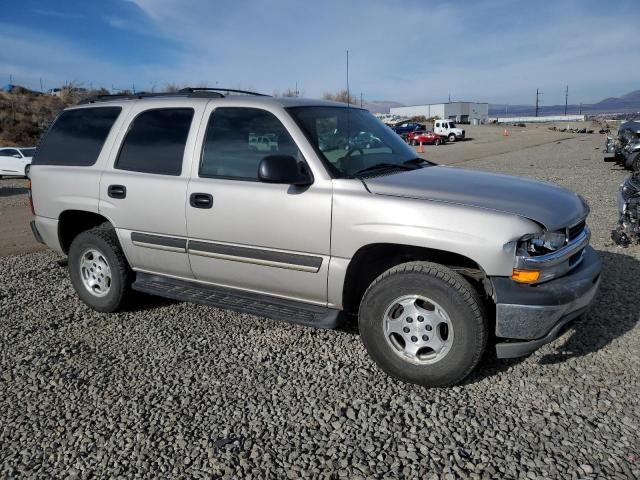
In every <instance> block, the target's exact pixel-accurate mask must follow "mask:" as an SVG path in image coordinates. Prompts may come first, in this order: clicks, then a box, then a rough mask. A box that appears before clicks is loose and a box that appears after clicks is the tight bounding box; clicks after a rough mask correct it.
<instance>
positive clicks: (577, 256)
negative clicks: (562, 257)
mask: <svg viewBox="0 0 640 480" xmlns="http://www.w3.org/2000/svg"><path fill="white" fill-rule="evenodd" d="M583 253H584V249H582V250H580V251H579V252H578V253H574V254H573V255H571V256H570V257H569V267H570V268H573V267H575V266H576V264H577V263H578V262H579V261H580V260H582V254H583Z"/></svg>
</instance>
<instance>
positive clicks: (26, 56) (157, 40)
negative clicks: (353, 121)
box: [0, 0, 640, 105]
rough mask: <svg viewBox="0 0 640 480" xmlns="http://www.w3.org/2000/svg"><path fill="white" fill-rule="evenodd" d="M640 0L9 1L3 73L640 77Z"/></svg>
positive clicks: (76, 78) (545, 96)
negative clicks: (347, 57)
mask: <svg viewBox="0 0 640 480" xmlns="http://www.w3.org/2000/svg"><path fill="white" fill-rule="evenodd" d="M638 7H639V5H638V1H637V0H616V1H615V2H601V1H592V0H563V1H558V0H555V1H548V2H547V1H544V0H540V1H523V2H515V1H507V0H478V1H471V0H469V1H442V0H440V1H436V2H432V1H426V0H422V1H421V0H402V1H391V0H389V1H382V0H322V1H316V2H309V1H304V0H298V1H293V0H271V1H264V0H262V1H260V0H235V1H215V0H209V1H207V0H100V1H87V0H66V1H40V2H37V1H33V0H20V1H16V0H11V1H10V0H0V12H2V14H1V15H0V85H4V84H6V83H9V81H10V79H11V80H12V81H13V83H14V84H21V85H25V86H28V87H30V88H36V89H40V82H41V81H42V84H43V86H44V88H45V89H48V88H52V87H56V86H60V85H61V84H63V83H65V82H75V83H77V84H81V85H83V86H85V87H93V88H96V87H105V88H107V89H111V88H114V89H124V88H129V89H130V88H133V86H135V89H136V90H137V91H141V90H144V91H149V90H152V89H153V88H155V89H156V90H157V89H161V88H163V87H165V86H166V85H167V84H178V85H181V86H196V85H197V86H202V85H208V86H220V87H227V88H244V89H254V90H257V91H260V92H264V93H272V92H273V91H274V90H277V91H283V90H285V89H287V88H292V89H293V88H295V85H296V82H297V85H298V89H299V91H300V92H301V93H302V94H303V95H304V96H305V97H311V98H315V97H320V96H321V95H322V94H323V92H328V91H330V92H334V91H338V90H340V89H343V88H345V84H346V51H347V50H349V80H350V89H351V92H352V93H353V94H354V95H356V96H359V94H360V93H362V94H363V96H364V98H365V100H393V101H398V102H401V103H404V104H407V105H410V104H419V103H437V102H441V101H446V100H447V99H448V98H449V96H450V98H451V99H452V100H462V101H478V102H490V103H508V104H532V103H534V102H535V91H536V88H539V89H540V91H541V92H542V95H541V97H540V99H541V104H542V105H553V104H563V103H564V94H565V86H566V85H568V86H569V103H579V102H583V103H593V102H597V101H599V100H602V99H604V98H606V97H610V96H620V95H623V94H625V93H628V92H630V91H632V90H637V89H640V48H638V40H639V38H640V35H639V34H640V8H638Z"/></svg>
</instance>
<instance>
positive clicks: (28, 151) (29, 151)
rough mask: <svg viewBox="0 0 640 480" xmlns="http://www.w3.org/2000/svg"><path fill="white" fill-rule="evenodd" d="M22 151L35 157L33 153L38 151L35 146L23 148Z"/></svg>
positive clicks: (23, 153) (27, 155)
mask: <svg viewBox="0 0 640 480" xmlns="http://www.w3.org/2000/svg"><path fill="white" fill-rule="evenodd" d="M20 151H21V152H22V155H24V156H25V157H33V154H34V153H36V149H35V148H21V149H20Z"/></svg>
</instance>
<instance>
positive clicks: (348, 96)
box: [347, 50, 351, 105]
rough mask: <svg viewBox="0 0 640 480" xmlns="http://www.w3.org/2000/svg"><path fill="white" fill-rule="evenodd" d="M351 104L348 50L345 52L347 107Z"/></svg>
mask: <svg viewBox="0 0 640 480" xmlns="http://www.w3.org/2000/svg"><path fill="white" fill-rule="evenodd" d="M350 103H351V93H349V50H347V105H349V104H350Z"/></svg>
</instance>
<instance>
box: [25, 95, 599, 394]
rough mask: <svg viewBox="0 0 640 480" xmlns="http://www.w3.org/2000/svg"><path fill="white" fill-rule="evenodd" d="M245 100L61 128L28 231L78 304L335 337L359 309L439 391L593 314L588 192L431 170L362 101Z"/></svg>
mask: <svg viewBox="0 0 640 480" xmlns="http://www.w3.org/2000/svg"><path fill="white" fill-rule="evenodd" d="M247 93H248V92H233V91H224V92H221V91H218V90H213V89H187V90H185V91H181V92H178V93H175V94H164V95H151V94H149V95H139V96H130V97H106V98H97V99H94V100H92V101H89V102H87V103H85V104H83V105H80V106H77V107H74V108H70V109H67V110H65V111H64V112H63V113H62V114H61V115H60V116H59V117H58V118H57V119H56V120H55V122H54V123H53V125H52V126H51V128H50V129H49V131H48V132H47V133H46V135H45V136H44V137H43V139H42V141H41V144H40V146H39V148H38V151H37V154H36V157H35V159H34V162H33V166H32V169H31V178H32V185H33V186H32V193H31V198H32V204H33V209H34V213H35V220H34V221H33V222H32V229H33V233H34V235H35V236H36V238H37V239H39V240H40V241H41V242H43V243H45V244H46V245H48V246H49V247H51V248H52V249H54V250H56V251H58V252H60V253H62V254H65V255H67V256H68V265H69V274H70V277H71V281H72V282H73V285H74V287H75V289H76V291H77V293H78V295H79V296H80V298H81V299H82V300H83V301H84V302H85V303H87V304H88V305H89V306H91V307H92V308H94V309H96V310H99V311H103V312H113V311H115V310H118V309H119V308H120V307H121V306H122V305H123V303H124V302H125V301H126V300H127V298H128V296H129V294H130V291H131V289H133V290H138V291H141V292H146V293H150V294H154V295H161V296H165V297H169V298H173V299H179V300H187V301H193V302H198V303H203V304H206V305H211V306H215V307H221V308H228V309H231V310H237V311H242V312H249V313H252V314H255V315H259V316H265V317H271V318H278V319H283V320H287V321H290V322H294V323H299V324H304V325H311V326H316V327H322V328H332V327H335V326H336V325H337V324H338V323H339V321H340V320H342V319H345V318H346V319H349V318H353V317H352V316H350V315H342V314H341V312H344V313H346V314H352V315H357V318H358V324H359V330H360V334H361V336H362V340H363V342H364V345H365V347H366V348H367V350H368V352H369V353H370V355H371V356H372V357H373V359H374V360H375V361H376V362H377V363H378V365H379V366H380V367H381V368H382V369H383V370H384V371H385V372H387V373H389V374H390V375H392V376H394V377H397V378H399V379H402V380H404V381H407V382H413V383H418V384H422V385H426V386H442V385H450V384H453V383H456V382H459V381H461V380H462V379H463V378H465V376H467V375H468V374H469V373H470V372H471V371H472V370H473V369H474V367H475V366H476V365H477V364H478V362H479V360H480V358H481V357H482V355H483V353H484V351H485V349H486V346H487V343H488V339H489V337H492V342H491V343H492V345H495V348H496V351H497V355H498V356H499V357H515V356H521V355H525V354H528V353H530V352H532V351H533V350H535V349H536V348H538V347H539V346H541V345H543V344H545V343H547V342H549V341H551V340H553V339H554V338H556V337H557V336H558V334H559V332H560V330H561V329H562V327H563V326H565V325H566V324H567V323H568V322H569V321H571V320H573V319H575V318H576V317H578V316H580V315H581V314H582V313H583V312H584V311H585V310H586V309H587V307H588V306H589V304H590V302H591V300H592V298H593V296H594V295H595V293H596V291H597V288H598V284H599V277H600V268H601V263H600V260H599V258H598V256H597V255H596V253H595V252H594V250H593V249H592V248H591V247H589V245H588V244H589V228H588V227H587V225H586V223H585V220H586V217H587V214H588V212H589V209H588V207H587V205H586V204H585V202H584V201H583V200H582V198H581V197H579V196H578V195H576V194H574V193H572V192H570V191H567V190H564V189H562V188H559V187H557V186H554V185H551V184H546V183H541V182H537V181H533V180H526V179H523V178H516V177H510V176H505V175H495V174H490V173H484V172H478V171H470V170H463V169H458V168H450V167H445V166H438V165H435V164H433V163H431V162H428V161H426V160H424V159H422V158H419V157H416V154H415V151H414V150H413V149H411V148H410V147H409V146H407V145H406V144H405V143H404V142H403V141H402V139H401V138H400V137H399V136H398V135H396V134H395V133H394V132H393V131H391V130H390V129H389V128H388V127H386V126H385V125H383V124H382V123H381V122H379V121H378V120H376V119H375V118H374V117H373V116H372V115H371V114H370V113H369V112H367V111H365V110H362V109H358V108H354V107H350V106H348V105H344V104H339V103H332V102H324V101H317V100H307V99H290V98H287V99H280V98H270V97H267V96H262V95H257V94H253V95H251V94H247ZM363 132H364V133H365V134H367V135H370V136H372V137H375V138H376V139H378V140H379V141H378V142H376V143H375V145H374V144H372V145H361V144H360V143H359V142H357V141H356V137H357V136H358V135H362V134H363ZM257 138H267V139H269V148H268V149H261V148H255V145H256V139H257ZM327 139H331V141H328V140H327ZM218 327H219V328H224V325H222V324H220V325H218ZM493 337H495V339H494V338H493Z"/></svg>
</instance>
